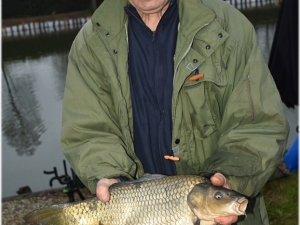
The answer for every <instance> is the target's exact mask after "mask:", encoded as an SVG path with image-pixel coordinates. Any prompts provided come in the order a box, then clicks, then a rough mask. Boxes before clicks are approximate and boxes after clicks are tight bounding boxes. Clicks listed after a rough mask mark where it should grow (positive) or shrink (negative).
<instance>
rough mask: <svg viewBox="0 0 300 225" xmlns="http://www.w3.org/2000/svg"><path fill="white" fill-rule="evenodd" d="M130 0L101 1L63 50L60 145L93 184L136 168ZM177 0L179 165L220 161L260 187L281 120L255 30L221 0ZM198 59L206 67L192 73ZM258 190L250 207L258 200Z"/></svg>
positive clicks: (242, 183)
mask: <svg viewBox="0 0 300 225" xmlns="http://www.w3.org/2000/svg"><path fill="white" fill-rule="evenodd" d="M127 4H128V2H127V0H106V1H104V2H103V3H102V4H101V6H100V7H99V8H98V9H97V11H96V12H95V13H94V15H93V16H92V18H91V20H90V21H88V22H87V23H86V25H85V26H84V27H83V28H82V29H81V31H80V32H79V34H78V35H77V37H76V39H75V41H74V43H73V45H72V48H71V51H70V55H69V64H68V74H67V80H66V87H65V95H64V100H63V124H62V139H61V142H62V149H63V153H64V154H65V156H66V158H67V159H68V161H69V163H70V165H71V166H72V168H73V169H74V171H75V172H76V174H77V175H78V176H79V177H80V179H81V180H82V181H83V183H84V184H85V185H86V186H87V187H88V188H89V189H90V190H91V191H92V192H94V191H95V187H96V183H97V182H98V180H99V179H100V178H103V177H108V178H109V177H119V176H124V177H127V178H129V179H135V178H138V177H140V176H141V175H142V174H143V166H142V164H141V162H140V161H139V159H138V158H137V157H136V155H135V153H134V148H133V140H134V137H133V122H132V104H131V97H130V87H129V77H128V74H127V70H128V68H127V59H128V39H127V15H126V14H125V12H124V9H123V8H124V6H126V5H127ZM178 7H179V18H180V24H179V27H178V39H177V45H176V52H175V56H174V71H175V72H174V85H173V97H172V120H173V131H172V132H173V136H172V146H173V149H174V151H175V154H176V155H177V156H178V157H179V158H180V161H178V162H176V168H177V173H178V174H199V173H201V172H217V171H219V172H221V173H223V174H225V175H226V176H227V177H228V178H229V179H230V182H231V185H232V188H233V189H234V190H236V191H238V192H240V193H243V194H245V195H247V196H251V197H255V196H258V195H259V192H260V191H261V189H262V187H263V186H264V185H265V183H266V182H267V180H268V178H269V177H270V176H271V174H272V172H273V171H274V169H275V167H276V166H277V164H278V162H279V160H280V159H281V157H282V155H283V152H284V150H285V145H286V140H287V135H288V124H287V121H286V118H285V115H284V112H283V107H282V102H281V99H280V96H279V94H278V91H277V89H276V86H275V84H274V82H273V79H272V77H271V75H270V72H269V70H268V66H267V64H266V63H265V62H264V59H263V55H262V53H261V50H260V46H259V43H258V41H257V37H256V33H255V30H254V28H253V27H252V25H251V24H250V23H249V22H248V20H247V19H246V18H245V17H244V16H243V15H242V14H241V13H240V12H239V11H238V10H236V9H234V8H233V7H232V6H231V5H229V4H227V3H225V2H223V1H218V0H202V1H201V0H178ZM197 67H198V70H199V73H200V74H203V75H204V77H203V78H201V79H197V80H191V79H189V78H190V77H192V76H194V75H195V73H194V70H195V68H197ZM256 198H257V201H256V203H255V205H256V206H255V207H254V208H255V209H258V205H261V207H264V204H263V199H262V198H260V197H256ZM260 210H261V209H260ZM258 212H259V211H258ZM262 212H263V214H264V213H265V211H262ZM262 217H263V219H262V220H264V221H267V218H265V217H266V214H264V215H262ZM247 220H248V221H251V215H250V216H249V215H248V218H247ZM243 224H246V223H243ZM249 224H251V225H253V224H256V225H257V224H260V223H253V221H252V223H249ZM261 224H267V222H264V223H261Z"/></svg>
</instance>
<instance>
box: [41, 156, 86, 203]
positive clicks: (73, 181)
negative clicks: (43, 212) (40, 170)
mask: <svg viewBox="0 0 300 225" xmlns="http://www.w3.org/2000/svg"><path fill="white" fill-rule="evenodd" d="M63 163H64V170H65V175H62V176H58V174H57V169H56V167H54V168H53V171H44V173H45V174H54V177H52V178H51V179H50V181H49V185H50V187H52V186H53V181H54V180H58V182H59V183H60V184H62V185H65V184H66V185H67V187H66V188H64V189H63V193H66V194H67V195H68V197H69V202H74V201H75V199H74V192H77V194H78V195H79V197H80V199H81V200H84V199H85V198H84V196H83V195H82V193H81V192H80V189H81V188H84V187H85V186H84V184H83V183H82V182H81V181H80V179H79V178H78V176H77V175H76V174H75V172H74V171H73V169H72V168H71V173H72V178H71V177H70V176H69V174H68V172H67V166H66V161H65V160H63Z"/></svg>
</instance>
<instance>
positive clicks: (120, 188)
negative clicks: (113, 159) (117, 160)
mask: <svg viewBox="0 0 300 225" xmlns="http://www.w3.org/2000/svg"><path fill="white" fill-rule="evenodd" d="M110 195H111V196H110V200H109V201H108V202H106V203H103V202H101V201H100V200H99V199H98V198H96V197H95V198H92V199H88V200H85V201H81V202H77V203H67V204H59V205H52V206H48V207H44V208H40V209H37V210H34V211H32V212H30V213H29V214H27V215H26V216H25V217H24V219H25V221H26V222H27V223H28V224H31V225H50V224H51V225H154V224H155V225H193V224H196V223H197V224H201V225H213V224H216V223H214V218H215V217H217V216H221V215H244V214H245V209H246V206H247V203H248V201H247V200H246V198H245V197H244V196H242V195H240V194H238V193H236V192H234V191H231V190H228V189H225V188H222V187H216V186H213V185H212V184H211V183H210V181H209V179H207V178H205V177H202V176H196V175H195V176H194V175H177V176H164V175H157V174H155V175H151V174H146V175H144V176H143V177H142V178H140V179H138V180H135V181H128V182H121V183H117V184H114V185H112V186H111V187H110ZM212 212H213V213H212ZM199 221H200V223H199Z"/></svg>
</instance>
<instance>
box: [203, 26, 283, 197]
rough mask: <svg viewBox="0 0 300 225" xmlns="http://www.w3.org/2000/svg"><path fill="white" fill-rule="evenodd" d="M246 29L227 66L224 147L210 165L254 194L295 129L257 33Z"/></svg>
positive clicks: (238, 187)
mask: <svg viewBox="0 0 300 225" xmlns="http://www.w3.org/2000/svg"><path fill="white" fill-rule="evenodd" d="M246 27H249V25H248V24H247V26H246ZM251 28H252V26H251ZM242 33H243V34H241V35H244V37H243V38H241V39H240V41H236V40H235V44H236V49H237V50H236V51H234V52H232V54H231V56H230V58H229V60H228V65H227V68H226V71H227V77H228V85H227V86H228V87H227V88H228V89H229V90H228V92H227V94H226V96H228V97H225V96H224V101H225V104H224V108H223V113H222V118H221V121H222V122H221V124H220V138H219V141H218V149H217V150H216V151H215V152H214V154H213V155H212V156H211V157H209V158H208V159H207V160H206V161H205V165H204V168H205V170H207V171H211V172H212V171H214V172H221V173H223V174H224V175H226V176H227V177H228V178H229V180H230V182H231V185H232V188H233V189H234V190H236V191H238V192H240V193H243V194H245V195H248V196H251V197H254V196H256V195H257V194H258V193H259V192H260V191H261V189H262V187H263V186H264V185H265V183H266V182H267V181H268V179H269V177H270V176H271V175H272V173H273V171H274V169H275V168H276V166H277V165H278V162H279V160H280V159H281V158H282V156H283V153H284V151H285V147H286V141H287V135H288V130H289V128H288V123H287V120H286V117H285V115H284V110H283V105H282V102H281V99H280V96H279V93H278V91H277V89H276V86H275V83H274V81H273V79H272V76H271V74H270V72H269V69H268V67H267V65H266V63H265V62H264V58H263V55H262V53H261V49H260V46H259V43H258V42H257V40H256V34H255V31H254V29H253V28H252V29H249V30H246V29H245V30H244V32H242ZM237 37H238V36H237ZM225 98H226V99H225Z"/></svg>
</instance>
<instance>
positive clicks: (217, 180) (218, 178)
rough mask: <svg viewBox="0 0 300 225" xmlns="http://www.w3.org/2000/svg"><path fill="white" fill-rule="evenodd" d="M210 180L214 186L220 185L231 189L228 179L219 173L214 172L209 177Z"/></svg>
mask: <svg viewBox="0 0 300 225" xmlns="http://www.w3.org/2000/svg"><path fill="white" fill-rule="evenodd" d="M210 181H211V183H212V184H213V185H215V186H222V187H225V188H227V189H231V185H230V182H229V180H228V179H227V178H226V177H225V176H224V175H223V174H221V173H215V174H214V175H213V176H212V177H211V178H210Z"/></svg>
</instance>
